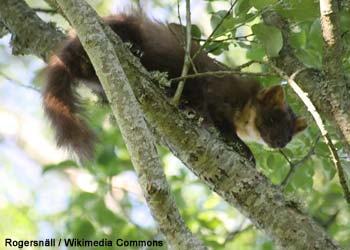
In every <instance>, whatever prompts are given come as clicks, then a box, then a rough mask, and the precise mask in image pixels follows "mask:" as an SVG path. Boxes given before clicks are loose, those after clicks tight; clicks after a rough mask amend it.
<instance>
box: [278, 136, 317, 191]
mask: <svg viewBox="0 0 350 250" xmlns="http://www.w3.org/2000/svg"><path fill="white" fill-rule="evenodd" d="M319 140H320V136H317V138H316V140H315V142H314V145H313V146H312V147H311V149H310V151H309V152H308V153H307V154H306V155H305V156H304V157H303V158H302V159H301V160H299V161H297V162H295V163H293V162H291V161H290V160H289V158H288V157H287V156H286V154H285V153H284V152H283V150H282V149H280V153H281V154H282V155H283V157H284V158H285V159H286V161H287V162H288V163H289V167H290V169H289V172H288V174H287V175H286V177H285V178H284V179H283V181H282V182H281V186H282V187H285V186H286V185H287V184H288V182H289V180H290V178H291V177H292V176H293V174H294V173H295V170H297V169H298V168H299V167H300V166H301V165H303V163H304V162H306V161H307V160H308V159H309V158H310V157H311V156H312V155H313V154H315V150H316V145H317V143H318V141H319Z"/></svg>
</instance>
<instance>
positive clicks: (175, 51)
mask: <svg viewBox="0 0 350 250" xmlns="http://www.w3.org/2000/svg"><path fill="white" fill-rule="evenodd" d="M104 20H105V21H106V23H107V24H108V25H109V26H110V27H111V28H112V29H113V31H114V32H116V33H117V34H118V35H119V36H120V37H121V39H122V40H123V41H124V42H129V43H130V44H131V45H132V46H131V51H132V52H133V53H134V54H135V55H136V56H138V57H139V58H140V61H141V63H142V64H143V66H144V67H145V68H146V69H147V70H149V71H154V70H157V71H161V72H167V73H168V76H169V78H175V77H179V76H180V75H181V71H182V67H183V63H184V55H185V52H184V44H183V43H184V41H185V39H184V35H183V34H184V33H183V30H182V27H180V26H179V25H166V24H161V23H158V22H153V21H150V20H149V19H147V18H146V17H144V16H142V15H139V14H135V15H125V14H120V15H115V16H109V17H106V18H104ZM199 48H200V46H199V44H198V43H197V42H194V41H193V43H192V47H191V56H193V55H194V54H195V53H196V52H197V51H198V49H199ZM193 64H194V66H195V69H196V71H197V72H208V71H218V70H225V68H224V67H223V66H221V65H220V64H218V63H216V61H215V60H213V59H212V58H210V57H209V56H208V55H207V54H206V53H204V52H201V53H199V54H198V55H197V56H196V57H195V58H194V59H193ZM193 72H194V70H193V69H192V67H191V68H190V71H189V74H191V73H193ZM75 80H88V81H87V82H94V84H95V87H96V86H97V87H100V83H99V82H98V79H97V77H96V74H95V71H94V69H93V67H92V65H91V63H90V60H89V58H88V56H87V54H86V53H85V51H84V49H83V47H82V45H81V43H80V42H79V39H78V38H77V37H75V36H72V37H70V38H69V39H67V41H65V42H64V43H62V45H61V46H60V47H59V48H58V49H57V50H56V53H55V54H54V55H53V56H52V57H51V60H50V64H49V66H48V67H47V83H46V86H45V88H44V92H43V99H44V108H45V112H46V114H47V116H48V118H49V119H50V121H51V123H52V126H53V127H54V128H55V131H56V140H57V144H58V145H59V146H64V147H66V148H69V149H71V150H72V151H74V152H76V153H77V154H78V155H79V156H80V158H83V159H84V158H85V159H86V158H90V157H91V156H92V155H93V150H94V143H95V137H94V135H93V133H92V131H91V130H90V129H89V128H88V126H87V125H86V122H85V121H84V118H83V116H82V108H81V106H80V105H79V100H78V98H77V96H76V95H75V94H74V89H73V88H74V82H75ZM175 89H176V83H175V84H174V86H172V88H170V92H172V91H174V90H175ZM260 89H261V86H260V84H259V83H258V82H256V81H252V80H243V79H239V78H236V77H234V76H225V77H221V78H220V77H205V78H193V79H188V80H187V81H186V84H185V89H184V92H183V95H182V97H181V101H182V104H185V105H187V106H189V107H191V108H194V109H195V110H197V111H198V112H200V113H201V114H202V115H203V116H204V117H205V118H206V121H208V122H211V123H213V124H214V125H215V126H216V127H217V128H218V129H219V130H220V131H221V132H223V134H226V135H227V136H226V137H228V136H232V135H233V134H234V133H235V124H234V122H233V117H235V116H236V114H237V113H239V112H240V111H241V110H242V109H243V107H244V106H245V105H246V104H247V103H248V101H249V100H250V99H251V98H252V97H253V96H256V94H257V92H258V91H259V90H260Z"/></svg>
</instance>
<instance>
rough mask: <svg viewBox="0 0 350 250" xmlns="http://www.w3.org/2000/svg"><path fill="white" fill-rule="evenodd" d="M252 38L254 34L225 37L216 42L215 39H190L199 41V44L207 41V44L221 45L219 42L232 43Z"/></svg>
mask: <svg viewBox="0 0 350 250" xmlns="http://www.w3.org/2000/svg"><path fill="white" fill-rule="evenodd" d="M251 36H254V34H249V35H245V36H235V37H227V38H223V39H219V40H216V39H215V38H211V39H209V38H192V39H193V40H195V41H200V42H205V41H209V42H213V43H221V42H226V41H234V40H239V41H241V40H242V39H247V38H248V37H251ZM247 42H252V41H248V40H247Z"/></svg>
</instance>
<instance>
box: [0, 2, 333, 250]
mask: <svg viewBox="0 0 350 250" xmlns="http://www.w3.org/2000/svg"><path fill="white" fill-rule="evenodd" d="M11 1H12V2H18V1H20V0H11ZM0 10H1V9H0ZM9 18H11V17H9ZM24 23H25V22H24ZM34 25H35V24H34ZM38 32H39V34H36V35H42V34H43V33H41V32H40V30H39V31H38ZM110 32H111V33H112V31H110ZM25 35H27V36H28V35H29V34H27V33H24V34H23V39H24V38H25ZM18 36H21V34H20V33H18ZM114 36H115V39H114V43H115V47H114V48H115V51H116V53H117V55H118V57H119V59H120V62H121V64H122V67H123V69H124V71H125V73H126V74H127V77H128V79H129V82H130V84H131V85H132V88H133V91H134V94H135V96H136V98H137V99H138V101H139V103H140V104H141V106H142V109H143V111H144V113H145V115H146V118H147V120H148V122H149V124H151V125H152V126H153V127H154V130H155V131H156V132H157V133H158V134H159V135H160V137H161V138H162V139H163V140H164V144H165V145H166V146H167V147H168V148H169V149H170V150H171V151H172V152H173V153H174V154H175V155H176V156H177V157H178V158H180V159H181V160H182V161H183V162H184V163H185V164H186V165H187V166H188V167H189V168H190V169H191V170H192V172H194V173H195V174H196V175H197V176H198V177H199V178H200V179H201V180H203V181H205V182H206V183H207V184H208V186H209V187H210V188H211V189H213V190H214V191H215V192H217V193H218V194H219V195H220V196H221V197H223V199H225V200H226V201H227V202H228V203H229V204H231V205H233V206H235V207H236V208H238V209H239V210H240V211H241V212H242V213H243V214H244V215H246V216H247V217H249V218H250V220H251V221H252V223H253V224H254V225H255V226H256V227H258V228H261V229H263V230H264V232H265V233H266V234H267V235H269V236H270V237H271V238H272V239H273V240H274V241H275V242H277V243H278V244H279V245H281V246H282V248H284V249H288V250H300V249H310V250H316V249H318V250H333V249H340V248H339V247H338V244H337V243H335V242H334V241H332V239H331V238H330V237H329V236H328V235H327V233H326V232H325V230H324V229H323V228H322V227H320V226H319V225H317V223H315V222H314V221H313V220H312V219H311V218H310V217H308V216H306V215H304V214H302V213H301V212H300V211H299V210H298V209H297V208H295V207H291V206H289V205H288V202H286V201H285V199H284V197H283V192H282V191H281V190H280V188H278V187H276V186H274V185H272V184H271V182H270V181H269V180H268V179H267V178H266V177H265V176H263V175H262V174H261V173H260V172H258V171H257V170H256V169H255V168H254V167H253V166H252V164H251V163H250V162H249V161H248V160H247V159H245V158H243V157H242V156H241V155H240V154H239V153H237V152H240V151H239V144H237V145H236V147H235V148H232V147H228V146H227V145H226V144H224V143H223V142H222V141H220V140H218V137H217V135H215V134H213V133H210V132H209V131H207V130H206V129H204V128H199V127H198V126H196V125H194V122H193V121H192V120H189V119H187V118H186V117H185V116H184V114H183V113H181V112H180V111H179V110H178V109H177V108H175V107H174V106H172V105H170V104H169V102H168V100H167V99H166V98H165V97H164V95H163V94H162V92H161V90H160V89H159V88H157V87H156V86H155V84H152V83H151V82H149V79H151V77H149V76H148V73H147V72H146V71H145V70H144V69H143V68H142V67H141V66H140V64H139V62H138V60H137V59H136V58H134V57H133V56H132V55H131V53H130V52H129V51H126V50H125V48H124V46H123V45H122V42H121V41H120V39H118V38H117V36H116V35H114ZM51 39H52V41H53V42H52V43H54V41H56V40H55V39H54V38H52V37H51ZM37 55H38V54H37ZM147 76H148V77H147ZM235 150H236V151H235Z"/></svg>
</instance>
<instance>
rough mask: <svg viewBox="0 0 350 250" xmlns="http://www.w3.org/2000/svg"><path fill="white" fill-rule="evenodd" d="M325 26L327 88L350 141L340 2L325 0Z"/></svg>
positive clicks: (348, 88) (348, 87) (322, 4)
mask: <svg viewBox="0 0 350 250" xmlns="http://www.w3.org/2000/svg"><path fill="white" fill-rule="evenodd" d="M320 11H321V25H322V36H323V41H324V42H323V47H324V50H323V51H324V52H323V53H324V56H323V70H324V72H325V82H324V87H325V88H326V91H327V94H328V100H329V102H330V104H331V107H332V111H333V116H334V119H335V121H336V122H337V123H338V124H339V126H341V130H342V132H343V134H344V136H345V138H346V140H347V141H348V143H349V142H350V113H349V110H350V100H349V94H350V85H348V83H347V79H346V78H345V75H344V70H343V62H342V60H343V47H342V43H341V34H340V33H341V31H340V13H339V6H338V0H321V1H320Z"/></svg>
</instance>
